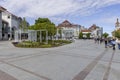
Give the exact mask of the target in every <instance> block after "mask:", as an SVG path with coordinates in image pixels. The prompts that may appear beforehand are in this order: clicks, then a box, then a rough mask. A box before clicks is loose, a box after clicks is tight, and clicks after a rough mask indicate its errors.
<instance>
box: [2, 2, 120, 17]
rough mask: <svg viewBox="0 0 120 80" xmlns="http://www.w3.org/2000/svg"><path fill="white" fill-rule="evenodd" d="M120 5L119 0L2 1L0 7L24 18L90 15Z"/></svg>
mask: <svg viewBox="0 0 120 80" xmlns="http://www.w3.org/2000/svg"><path fill="white" fill-rule="evenodd" d="M117 3H120V1H119V0H24V1H22V0H21V1H18V0H4V1H0V5H2V6H4V7H5V8H7V9H8V11H11V12H12V13H14V14H17V15H19V16H25V17H54V16H59V15H64V16H65V15H70V16H73V15H83V16H85V15H90V14H93V13H95V12H97V11H98V9H99V8H101V7H105V6H109V5H113V4H117Z"/></svg>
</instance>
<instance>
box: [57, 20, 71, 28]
mask: <svg viewBox="0 0 120 80" xmlns="http://www.w3.org/2000/svg"><path fill="white" fill-rule="evenodd" d="M58 27H73V25H72V24H71V23H70V22H69V21H68V20H65V21H63V22H62V23H61V24H59V25H58Z"/></svg>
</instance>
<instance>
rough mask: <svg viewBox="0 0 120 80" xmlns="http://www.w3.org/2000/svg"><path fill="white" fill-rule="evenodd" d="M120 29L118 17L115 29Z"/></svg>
mask: <svg viewBox="0 0 120 80" xmlns="http://www.w3.org/2000/svg"><path fill="white" fill-rule="evenodd" d="M118 29H120V22H119V19H118V18H117V22H116V23H115V30H118Z"/></svg>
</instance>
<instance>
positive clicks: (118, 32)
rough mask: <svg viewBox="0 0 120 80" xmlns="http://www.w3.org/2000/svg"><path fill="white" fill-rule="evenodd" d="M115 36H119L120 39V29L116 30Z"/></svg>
mask: <svg viewBox="0 0 120 80" xmlns="http://www.w3.org/2000/svg"><path fill="white" fill-rule="evenodd" d="M115 37H117V38H118V39H120V30H117V31H115Z"/></svg>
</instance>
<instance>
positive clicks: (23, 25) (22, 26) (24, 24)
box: [20, 17, 28, 31]
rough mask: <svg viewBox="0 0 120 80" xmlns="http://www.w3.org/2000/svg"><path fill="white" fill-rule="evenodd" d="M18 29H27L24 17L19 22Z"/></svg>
mask: <svg viewBox="0 0 120 80" xmlns="http://www.w3.org/2000/svg"><path fill="white" fill-rule="evenodd" d="M20 29H22V30H23V31H25V30H27V29H28V25H27V21H26V19H25V17H24V18H23V19H22V21H21V23H20Z"/></svg>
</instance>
